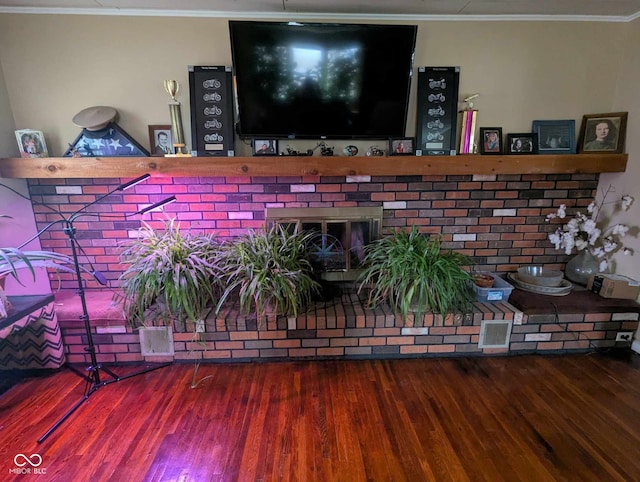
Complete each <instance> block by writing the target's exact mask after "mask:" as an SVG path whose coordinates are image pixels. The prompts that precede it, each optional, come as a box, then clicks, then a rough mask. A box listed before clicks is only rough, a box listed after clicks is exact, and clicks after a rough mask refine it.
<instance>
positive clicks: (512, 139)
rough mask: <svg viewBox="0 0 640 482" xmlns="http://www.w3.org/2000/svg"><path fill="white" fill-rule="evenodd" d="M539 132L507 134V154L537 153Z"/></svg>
mask: <svg viewBox="0 0 640 482" xmlns="http://www.w3.org/2000/svg"><path fill="white" fill-rule="evenodd" d="M537 153H538V134H536V133H535V132H534V133H532V132H525V133H522V134H519V133H518V134H513V133H512V134H507V154H537Z"/></svg>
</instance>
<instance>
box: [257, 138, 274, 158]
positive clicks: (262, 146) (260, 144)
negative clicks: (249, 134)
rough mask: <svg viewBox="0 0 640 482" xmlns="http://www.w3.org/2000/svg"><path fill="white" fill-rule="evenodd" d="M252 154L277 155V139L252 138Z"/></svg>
mask: <svg viewBox="0 0 640 482" xmlns="http://www.w3.org/2000/svg"><path fill="white" fill-rule="evenodd" d="M253 155H254V156H277V155H278V140H277V139H254V140H253Z"/></svg>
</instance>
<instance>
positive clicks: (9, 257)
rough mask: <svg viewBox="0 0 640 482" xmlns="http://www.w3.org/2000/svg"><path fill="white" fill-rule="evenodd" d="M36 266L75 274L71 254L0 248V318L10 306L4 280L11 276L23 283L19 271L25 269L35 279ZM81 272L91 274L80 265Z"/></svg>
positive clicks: (4, 315) (4, 316)
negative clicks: (5, 293)
mask: <svg viewBox="0 0 640 482" xmlns="http://www.w3.org/2000/svg"><path fill="white" fill-rule="evenodd" d="M36 268H50V269H55V270H56V271H65V272H68V273H72V274H74V275H75V274H76V271H75V264H74V261H73V258H72V257H71V256H67V255H66V254H59V253H54V252H53V251H22V250H21V249H18V248H0V318H6V316H7V311H8V309H9V308H10V305H9V303H8V300H7V299H6V296H5V295H4V280H5V278H6V277H7V276H11V277H13V278H14V279H15V280H16V281H18V283H20V284H23V283H22V280H21V277H20V271H21V270H25V269H26V270H27V271H29V272H30V273H31V276H32V277H33V279H34V280H35V278H36V271H35V269H36ZM80 270H81V272H85V273H88V274H90V275H93V273H91V272H90V271H89V270H87V269H86V268H83V267H82V266H80Z"/></svg>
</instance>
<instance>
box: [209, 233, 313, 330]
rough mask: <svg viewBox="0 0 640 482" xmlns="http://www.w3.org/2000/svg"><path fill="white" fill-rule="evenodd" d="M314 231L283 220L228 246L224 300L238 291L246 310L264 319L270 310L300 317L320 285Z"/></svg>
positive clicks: (225, 248) (223, 257) (223, 259)
mask: <svg viewBox="0 0 640 482" xmlns="http://www.w3.org/2000/svg"><path fill="white" fill-rule="evenodd" d="M312 235H313V232H301V231H297V230H295V231H293V232H289V231H287V230H286V229H285V228H284V227H282V226H280V225H273V226H271V227H270V228H268V229H264V230H257V231H256V230H249V231H248V232H247V233H246V234H245V235H243V236H241V237H240V238H238V239H234V240H232V241H229V242H227V243H225V244H223V245H222V249H221V264H222V270H223V274H222V281H223V283H224V284H225V285H226V289H225V290H224V292H223V293H222V295H221V297H220V301H219V303H218V310H220V309H221V307H222V304H223V303H224V302H225V301H226V300H228V299H231V298H232V296H237V297H238V300H239V304H240V309H241V310H242V311H244V312H246V313H250V312H251V311H252V310H253V311H254V312H255V313H256V315H257V316H258V318H262V317H264V316H265V315H266V314H267V313H269V312H270V311H271V312H272V313H275V314H284V315H287V316H296V315H297V314H298V311H299V309H300V307H302V306H304V305H305V304H307V303H308V302H309V300H310V297H311V294H312V293H313V292H316V291H317V290H318V289H319V286H320V285H319V284H318V282H317V281H315V279H314V276H313V269H312V265H311V261H310V257H309V250H308V246H307V245H308V241H309V239H310V238H311V236H312Z"/></svg>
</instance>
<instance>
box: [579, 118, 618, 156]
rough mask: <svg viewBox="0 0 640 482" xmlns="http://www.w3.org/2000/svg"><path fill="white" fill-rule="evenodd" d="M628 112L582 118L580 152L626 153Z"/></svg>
mask: <svg viewBox="0 0 640 482" xmlns="http://www.w3.org/2000/svg"><path fill="white" fill-rule="evenodd" d="M627 115H628V113H627V112H612V113H610V114H589V115H585V116H583V117H582V126H580V137H579V139H578V150H579V152H610V153H614V152H615V153H622V152H624V140H625V136H626V132H627Z"/></svg>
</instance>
